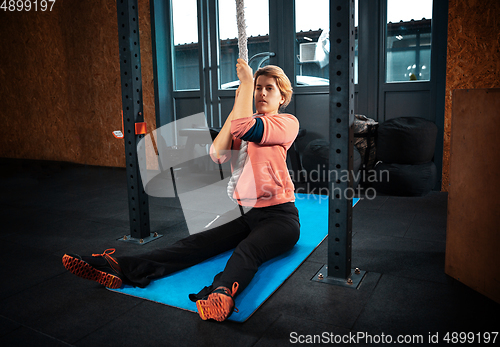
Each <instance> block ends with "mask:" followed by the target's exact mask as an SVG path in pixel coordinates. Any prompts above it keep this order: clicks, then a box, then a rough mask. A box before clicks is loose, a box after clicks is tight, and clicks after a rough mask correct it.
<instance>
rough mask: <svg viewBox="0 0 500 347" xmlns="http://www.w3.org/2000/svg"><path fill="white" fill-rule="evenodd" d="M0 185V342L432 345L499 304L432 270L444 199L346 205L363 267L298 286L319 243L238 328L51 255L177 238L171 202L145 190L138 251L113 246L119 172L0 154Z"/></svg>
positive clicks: (117, 231) (437, 267)
mask: <svg viewBox="0 0 500 347" xmlns="http://www.w3.org/2000/svg"><path fill="white" fill-rule="evenodd" d="M0 179H1V181H0V188H1V195H0V207H1V211H0V216H1V221H2V223H1V233H0V259H1V264H2V266H1V267H0V276H1V278H2V285H1V286H0V344H1V345H2V346H68V345H73V346H101V345H102V346H104V345H105V346H276V345H289V344H297V343H298V342H300V341H305V342H307V341H310V342H312V341H316V343H317V344H321V343H325V342H327V343H328V342H329V343H331V344H332V345H334V344H338V345H343V344H345V343H346V342H350V343H351V344H354V342H356V343H357V345H359V346H363V345H371V344H370V343H368V342H370V341H371V342H372V343H373V344H374V343H375V342H377V341H378V342H380V343H379V344H378V345H384V343H382V342H384V341H385V342H389V341H390V339H391V340H392V342H393V343H394V342H396V341H397V339H398V338H403V341H405V342H406V343H401V344H395V343H394V345H419V346H420V345H430V343H429V339H431V341H434V339H435V338H436V337H437V338H438V339H439V340H438V341H439V342H440V343H439V345H444V344H446V341H445V340H444V338H445V337H446V336H447V335H446V333H447V332H449V333H450V334H449V335H448V337H449V338H450V343H451V342H452V340H451V339H452V338H453V337H454V336H455V337H456V338H457V339H458V340H456V341H460V336H459V335H453V334H452V333H453V332H456V333H469V332H476V333H477V332H482V333H484V332H492V331H495V330H497V331H498V321H497V320H496V319H495V318H491V317H492V316H493V317H496V316H497V315H498V312H500V310H499V309H500V305H499V304H496V303H495V302H493V301H492V300H490V299H488V298H486V297H484V296H483V295H481V294H478V293H477V292H475V291H473V290H471V289H469V288H468V287H466V286H465V285H463V284H461V283H460V282H458V281H456V280H454V279H452V278H450V277H448V276H447V275H446V274H445V273H444V258H445V240H446V203H447V194H446V193H440V192H431V193H430V194H428V195H427V196H425V197H420V198H404V197H388V196H377V197H376V198H375V199H374V200H368V199H364V200H362V201H360V202H359V204H358V205H357V206H356V207H355V208H354V211H353V251H352V265H353V266H354V267H359V268H360V269H361V270H365V271H367V272H368V273H367V275H366V277H365V279H364V280H363V281H362V283H361V286H360V287H359V289H357V290H356V289H351V288H344V287H340V286H334V285H328V284H324V283H319V282H316V281H311V278H312V277H313V275H314V274H315V273H316V272H317V271H318V270H319V269H320V268H321V267H322V266H323V264H325V263H326V262H327V242H326V241H325V242H323V243H322V244H321V245H320V246H319V247H318V249H316V250H315V251H314V252H313V254H312V255H311V256H310V257H309V258H308V259H307V260H306V262H305V263H303V264H302V265H301V266H300V267H299V268H298V270H297V271H296V272H295V273H294V274H293V275H292V276H291V277H290V278H289V279H288V280H287V281H285V283H284V284H283V286H282V287H281V288H280V289H278V291H277V292H276V293H274V294H273V295H272V296H271V298H270V299H269V300H268V301H267V302H266V303H265V304H264V305H263V306H262V307H261V308H260V309H259V310H258V311H257V313H255V314H254V315H253V316H252V317H251V318H250V319H249V320H248V321H247V322H246V323H244V324H240V323H233V322H224V323H217V322H207V321H202V320H201V319H200V318H199V317H198V315H196V314H194V313H191V312H187V311H183V310H179V309H176V308H171V307H168V306H164V305H161V304H157V303H153V302H149V301H145V300H141V299H137V298H134V297H128V296H125V295H119V294H116V293H112V292H110V291H108V290H106V289H104V288H103V287H101V286H100V285H98V284H97V283H94V282H90V281H86V280H82V279H80V278H78V277H75V276H74V275H72V274H70V273H68V272H66V271H65V269H64V268H63V266H62V263H61V257H62V255H63V254H64V253H65V252H74V253H80V254H91V253H102V252H103V251H104V250H105V249H106V248H116V249H117V252H119V253H120V254H123V253H124V252H129V253H131V254H132V253H141V252H144V251H146V250H150V249H153V248H156V247H161V246H162V245H166V244H169V243H172V242H173V241H175V240H177V239H179V238H181V237H184V236H187V235H188V231H187V228H186V225H185V222H184V218H183V214H182V211H181V209H180V206H179V203H178V202H177V201H176V200H175V199H158V198H150V215H151V221H150V222H151V230H152V231H158V232H159V233H160V234H163V235H164V236H163V237H162V238H160V239H158V240H156V241H154V242H151V243H148V244H146V245H142V246H139V245H135V244H131V243H126V242H122V241H117V239H118V238H120V237H121V236H123V235H126V234H129V233H130V232H129V229H128V204H127V189H126V176H125V170H124V169H119V168H103V167H90V166H83V165H76V164H68V163H54V162H40V161H30V160H14V159H0ZM189 280H195V279H189ZM436 334H438V335H437V336H436ZM399 335H401V336H399ZM363 336H364V338H363ZM462 336H464V335H462ZM470 336H472V335H469V337H470ZM473 336H474V337H475V339H476V340H475V341H478V340H477V339H478V338H479V336H481V338H483V337H484V336H486V335H485V334H481V335H477V334H476V335H473ZM356 337H359V340H356V339H355V338H356ZM493 337H494V335H491V338H493ZM342 341H343V342H344V343H336V342H342ZM481 341H483V340H481ZM491 341H492V340H490V342H491ZM497 341H500V337H499V338H497ZM294 342H296V343H294ZM432 345H436V344H432Z"/></svg>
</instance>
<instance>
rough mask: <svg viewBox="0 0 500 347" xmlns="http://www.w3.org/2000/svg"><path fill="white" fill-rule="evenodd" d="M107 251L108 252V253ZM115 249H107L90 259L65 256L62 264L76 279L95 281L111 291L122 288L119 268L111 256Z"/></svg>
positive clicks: (74, 255)
mask: <svg viewBox="0 0 500 347" xmlns="http://www.w3.org/2000/svg"><path fill="white" fill-rule="evenodd" d="M108 251H109V252H108ZM114 252H115V249H107V250H105V251H104V253H102V254H92V257H83V258H82V257H80V256H79V255H78V254H65V255H64V256H63V258H62V262H63V265H64V267H65V268H66V270H68V271H69V272H71V273H72V274H74V275H77V276H78V277H81V278H84V279H87V280H92V281H95V282H97V283H99V284H102V285H103V286H105V287H107V288H111V289H116V288H120V287H121V286H122V283H123V282H122V279H121V268H120V265H118V262H117V261H116V259H114V258H113V257H112V256H111V255H110V254H113V253H114Z"/></svg>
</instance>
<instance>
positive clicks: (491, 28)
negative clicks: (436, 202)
mask: <svg viewBox="0 0 500 347" xmlns="http://www.w3.org/2000/svg"><path fill="white" fill-rule="evenodd" d="M435 1H436V0H435ZM499 33H500V1H498V0H450V2H449V8H448V53H447V63H446V64H447V68H446V70H447V71H446V99H445V122H444V139H443V142H444V143H443V147H444V150H443V185H442V190H443V191H448V184H449V166H450V138H451V109H452V107H451V105H452V103H451V96H452V92H453V90H455V89H478V88H498V87H500V34H499Z"/></svg>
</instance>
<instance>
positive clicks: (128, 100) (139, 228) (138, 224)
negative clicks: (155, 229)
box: [116, 0, 150, 243]
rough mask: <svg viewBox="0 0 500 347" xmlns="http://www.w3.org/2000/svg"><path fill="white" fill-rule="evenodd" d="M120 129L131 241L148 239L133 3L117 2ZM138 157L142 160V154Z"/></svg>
mask: <svg viewBox="0 0 500 347" xmlns="http://www.w3.org/2000/svg"><path fill="white" fill-rule="evenodd" d="M116 9H117V14H118V37H119V47H120V76H121V90H122V109H123V129H124V140H125V156H126V165H127V186H128V206H129V216H130V236H131V238H132V241H134V240H137V241H138V242H139V243H144V240H146V239H147V238H148V237H150V231H149V230H150V226H149V203H148V196H147V194H146V192H145V190H144V187H143V185H142V182H141V178H140V171H139V162H138V155H137V154H138V153H137V151H138V150H137V144H138V142H139V141H140V139H141V138H143V137H144V135H136V134H135V123H139V122H144V113H143V100H142V78H141V54H140V45H139V14H138V6H137V0H117V1H116ZM141 157H143V158H144V157H145V156H144V155H142V156H141Z"/></svg>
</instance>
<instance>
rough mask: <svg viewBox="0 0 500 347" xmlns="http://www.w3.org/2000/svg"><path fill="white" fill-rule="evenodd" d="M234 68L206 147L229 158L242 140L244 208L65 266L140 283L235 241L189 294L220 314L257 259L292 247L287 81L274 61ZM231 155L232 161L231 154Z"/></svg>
mask: <svg viewBox="0 0 500 347" xmlns="http://www.w3.org/2000/svg"><path fill="white" fill-rule="evenodd" d="M236 68H237V73H238V78H239V80H240V86H239V88H238V90H237V91H236V98H235V102H234V106H233V110H232V112H231V114H230V115H229V117H228V118H227V120H226V122H225V124H224V126H223V127H222V129H221V131H220V133H219V134H218V136H217V137H216V139H215V140H214V142H213V145H212V147H211V149H210V153H211V156H212V159H213V160H214V161H215V162H221V163H222V162H225V161H227V160H229V159H230V154H231V150H238V149H239V148H240V144H241V140H245V141H248V147H247V153H248V154H247V155H248V160H247V162H246V165H245V166H244V170H243V171H242V174H241V176H240V178H239V180H238V183H237V186H236V190H235V192H234V194H233V198H234V199H235V200H237V202H238V204H239V205H240V206H239V208H241V209H242V210H244V211H245V212H246V213H245V214H242V215H241V217H239V218H237V219H234V218H232V217H229V214H225V215H223V216H221V217H220V218H219V219H217V221H216V222H215V223H214V225H213V228H211V229H209V230H205V231H202V232H200V233H197V234H194V235H191V236H188V237H187V238H185V239H182V240H180V241H177V242H176V243H174V244H173V245H172V246H169V247H167V248H163V249H157V250H154V251H152V252H150V253H147V254H142V255H138V256H123V257H112V256H111V254H113V253H114V250H107V251H105V252H104V253H103V254H93V255H92V256H81V257H80V256H78V255H71V254H65V255H64V257H63V264H64V266H65V267H66V269H67V270H69V271H71V272H72V273H73V274H75V275H77V276H80V277H82V278H85V279H90V280H93V281H96V282H98V283H100V284H102V285H104V286H106V287H108V288H119V287H121V285H122V283H126V284H131V285H133V286H138V287H145V286H147V285H148V284H149V282H150V281H151V279H155V278H159V277H163V276H166V275H168V274H171V273H173V272H175V271H178V270H181V269H185V268H188V267H190V266H193V265H195V264H197V263H200V262H202V261H204V260H206V259H208V258H210V257H213V256H215V255H217V254H220V253H222V252H225V251H228V250H231V249H233V248H235V250H234V252H233V254H232V255H231V257H230V258H229V260H228V262H227V264H226V267H225V269H224V271H223V272H221V273H219V274H218V275H216V276H215V278H214V280H213V283H212V285H210V286H209V287H205V288H204V289H203V290H201V291H200V292H199V293H198V294H190V295H189V298H190V299H191V300H192V301H195V302H196V307H197V309H198V313H199V315H200V317H201V318H202V319H204V320H206V319H214V320H217V321H223V320H225V319H226V318H227V317H229V315H230V314H231V313H232V312H233V310H234V297H235V296H236V295H237V294H238V293H241V291H243V289H245V288H246V287H247V286H248V284H249V283H250V281H251V280H252V278H253V277H254V275H255V273H256V272H257V270H258V268H259V266H260V265H261V264H262V263H264V262H265V261H267V260H269V259H272V258H274V257H276V256H278V255H280V254H283V253H284V252H286V251H288V250H290V249H292V248H293V246H294V245H295V243H296V242H297V241H298V239H299V233H300V224H299V216H298V211H297V209H296V208H295V204H294V201H295V196H294V186H293V183H292V181H291V179H290V175H289V173H288V169H287V166H286V152H287V150H288V148H290V146H291V145H292V143H293V141H294V140H295V137H296V136H297V133H298V130H299V122H298V120H297V119H296V118H295V117H294V116H292V115H289V114H279V113H278V111H279V109H281V108H284V107H286V106H287V105H288V103H289V102H290V99H291V97H292V87H291V84H290V81H289V80H288V78H287V77H286V75H285V74H284V72H283V70H281V69H280V68H279V67H276V66H266V67H264V68H261V69H259V70H258V71H257V72H256V73H255V76H252V69H251V68H250V67H249V66H248V64H247V63H246V62H245V61H244V60H242V59H238V63H237V65H236ZM253 98H255V108H256V109H257V113H256V114H254V115H253V108H252V106H253ZM234 157H236V155H235V156H234ZM232 159H233V163H234V162H235V161H234V159H236V158H232ZM252 207H253V208H252ZM108 251H109V252H108Z"/></svg>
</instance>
